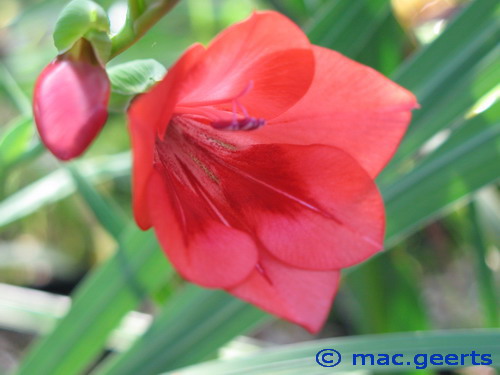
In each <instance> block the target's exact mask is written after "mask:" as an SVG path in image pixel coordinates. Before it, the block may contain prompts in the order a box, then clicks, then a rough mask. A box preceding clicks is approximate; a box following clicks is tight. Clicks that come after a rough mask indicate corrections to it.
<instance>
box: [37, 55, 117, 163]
mask: <svg viewBox="0 0 500 375" xmlns="http://www.w3.org/2000/svg"><path fill="white" fill-rule="evenodd" d="M109 90H110V84H109V80H108V77H107V75H106V71H105V70H104V68H102V67H101V66H99V65H93V64H91V63H88V62H85V61H72V60H68V59H62V58H59V59H56V60H55V61H53V62H52V63H51V64H50V65H48V66H47V67H46V68H45V69H44V70H43V72H42V73H41V74H40V76H39V77H38V80H37V83H36V86H35V91H34V95H33V112H34V117H35V122H36V125H37V127H38V131H39V133H40V137H41V138H42V141H43V142H44V144H45V145H46V146H47V148H48V149H49V150H50V151H51V152H52V153H53V154H54V155H55V156H56V157H58V158H59V159H61V160H69V159H72V158H75V157H77V156H79V155H80V154H82V153H83V152H84V151H85V150H86V149H87V147H88V146H89V145H90V143H91V142H92V141H93V140H94V138H95V136H96V135H97V134H98V133H99V132H100V131H101V129H102V127H103V125H104V124H105V123H106V120H107V118H108V111H107V105H108V100H109Z"/></svg>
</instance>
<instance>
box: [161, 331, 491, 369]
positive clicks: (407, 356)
mask: <svg viewBox="0 0 500 375" xmlns="http://www.w3.org/2000/svg"><path fill="white" fill-rule="evenodd" d="M326 348H329V349H335V350H337V351H338V352H339V353H340V354H341V355H342V360H341V362H340V364H339V365H338V366H335V369H334V370H333V368H331V367H322V366H320V365H319V364H318V363H316V354H317V353H318V352H319V351H321V350H323V349H326ZM472 350H474V351H475V352H476V353H478V354H491V360H492V363H493V366H495V367H498V366H499V363H500V329H489V330H468V331H467V330H463V331H441V332H411V333H401V334H385V335H371V336H355V337H345V338H335V339H326V340H316V341H309V342H305V343H300V344H294V345H286V346H282V347H279V348H275V349H268V350H261V351H258V352H256V353H254V354H251V355H248V356H241V357H237V358H234V359H231V360H226V361H213V362H208V363H205V364H201V365H198V366H192V367H188V368H186V369H178V370H175V371H173V372H168V373H166V374H164V375H167V374H171V375H174V374H176V375H181V374H182V375H198V374H204V375H212V374H213V375H258V374H318V375H319V374H331V373H332V371H334V372H342V371H354V370H366V371H377V372H378V371H382V372H386V371H402V370H403V371H404V370H412V369H417V366H416V365H417V364H418V363H420V364H421V366H423V368H429V369H431V368H432V369H437V368H441V369H445V368H457V367H465V366H463V365H462V366H461V365H458V366H450V365H446V364H443V365H437V366H436V365H433V364H431V363H430V361H429V360H430V356H431V355H432V354H436V353H437V354H443V355H446V354H450V353H453V354H458V355H459V356H460V354H462V353H463V354H466V353H468V354H469V356H468V359H467V360H466V361H464V364H465V365H470V364H472V359H471V356H470V353H471V352H472ZM356 353H358V354H359V353H362V354H365V353H371V354H374V355H375V358H376V359H377V358H378V356H377V354H378V353H384V354H388V355H390V356H392V355H394V354H402V355H403V357H402V358H404V361H406V362H408V361H410V363H411V364H410V365H406V366H405V365H403V366H397V365H395V364H394V363H392V362H389V363H388V364H387V365H377V364H375V365H370V364H368V363H369V360H367V365H364V366H363V365H359V364H358V365H353V355H354V354H356ZM417 354H419V355H420V356H419V357H418V358H417V359H416V360H415V356H416V355H417ZM424 355H425V365H424V362H423V361H424V358H423V356H424ZM465 358H467V357H465ZM397 359H398V360H400V358H397ZM478 360H479V361H481V359H479V358H478V357H476V361H478ZM359 361H360V362H361V360H359ZM417 361H418V363H416V362H417ZM443 362H444V361H443Z"/></svg>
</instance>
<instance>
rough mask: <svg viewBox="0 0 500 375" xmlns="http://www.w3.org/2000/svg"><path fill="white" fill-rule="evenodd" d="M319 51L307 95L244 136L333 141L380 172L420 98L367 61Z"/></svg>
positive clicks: (267, 140)
mask: <svg viewBox="0 0 500 375" xmlns="http://www.w3.org/2000/svg"><path fill="white" fill-rule="evenodd" d="M313 50H314V54H315V58H316V72H315V76H314V80H313V83H312V84H311V87H310V89H309V91H308V92H307V94H306V95H304V97H303V98H302V99H301V100H300V101H299V102H298V103H297V104H296V105H295V106H293V107H292V108H290V109H289V110H288V111H287V112H285V113H283V114H282V115H280V116H279V117H277V118H275V119H273V120H271V121H270V122H269V123H268V124H267V125H266V126H265V127H263V128H262V129H259V131H256V132H249V133H246V134H245V135H242V137H243V136H245V137H247V139H248V141H249V142H252V143H291V144H325V145H332V146H335V147H338V148H340V149H342V150H344V151H346V152H347V153H349V154H350V155H352V156H353V157H354V158H355V159H356V160H357V161H358V163H359V164H360V165H361V166H362V167H363V168H364V169H365V170H366V171H367V172H368V173H369V174H370V176H371V177H375V176H377V174H378V173H379V172H380V171H381V169H382V168H383V167H384V166H385V164H386V163H387V162H388V161H389V159H390V158H391V157H392V155H393V154H394V152H395V150H396V148H397V146H398V145H399V142H400V140H401V138H402V137H403V134H404V132H405V131H406V128H407V126H408V124H409V122H410V119H411V112H410V111H411V110H412V109H414V108H416V107H417V106H418V104H417V101H416V99H415V97H414V95H413V94H412V93H411V92H409V91H407V90H406V89H404V88H402V87H401V86H398V85H397V84H396V83H394V82H392V81H391V80H389V79H388V78H386V77H384V76H383V75H382V74H380V73H378V72H376V71H375V70H373V69H371V68H369V67H367V66H364V65H362V64H359V63H357V62H355V61H352V60H350V59H348V58H347V57H345V56H343V55H341V54H339V53H338V52H335V51H331V50H328V49H325V48H321V47H316V46H314V47H313Z"/></svg>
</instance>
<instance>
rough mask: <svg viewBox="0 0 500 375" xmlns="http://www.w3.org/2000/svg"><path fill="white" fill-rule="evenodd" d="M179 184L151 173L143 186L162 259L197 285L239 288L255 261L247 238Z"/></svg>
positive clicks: (171, 179) (253, 245)
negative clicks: (145, 185) (146, 192)
mask: <svg viewBox="0 0 500 375" xmlns="http://www.w3.org/2000/svg"><path fill="white" fill-rule="evenodd" d="M179 182H180V181H178V180H176V179H175V178H172V175H170V176H164V175H161V174H160V173H158V172H156V173H153V175H152V176H151V180H150V183H149V190H148V193H149V198H150V199H149V210H150V214H151V216H150V217H151V220H152V223H153V226H154V229H155V231H156V234H157V236H158V239H159V241H160V243H161V245H162V247H163V249H164V250H165V253H166V254H167V256H168V258H169V259H170V261H171V262H172V263H173V265H174V266H175V268H176V269H177V270H178V271H179V272H180V273H181V274H182V275H183V276H184V277H185V278H186V279H187V280H190V281H192V282H195V283H197V284H200V285H202V286H205V287H213V288H228V287H232V286H234V285H236V284H238V283H240V282H241V281H242V280H244V279H245V278H246V277H247V276H248V275H249V274H250V272H251V271H252V270H253V268H254V267H255V264H256V262H257V249H256V246H255V243H254V241H253V239H252V238H251V237H250V236H249V235H248V234H247V233H245V232H243V231H241V230H238V229H235V228H232V227H231V226H228V225H226V223H223V222H221V221H220V220H219V219H218V218H217V217H214V216H213V214H211V211H210V208H208V207H206V203H205V202H203V198H201V197H200V196H197V195H195V194H193V192H192V191H190V190H189V189H188V188H187V187H185V186H183V185H182V184H181V183H179ZM207 208H208V209H207Z"/></svg>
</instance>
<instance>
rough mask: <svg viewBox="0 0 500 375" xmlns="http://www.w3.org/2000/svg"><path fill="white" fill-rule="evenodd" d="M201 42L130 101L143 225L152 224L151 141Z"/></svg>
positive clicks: (135, 176) (167, 116) (135, 187)
mask: <svg viewBox="0 0 500 375" xmlns="http://www.w3.org/2000/svg"><path fill="white" fill-rule="evenodd" d="M204 52H205V49H204V48H203V46H202V45H200V44H195V45H193V46H192V47H191V48H189V49H188V50H187V51H186V52H185V53H184V55H183V56H182V57H181V58H180V59H179V60H178V61H177V63H176V64H175V65H174V66H173V67H172V68H171V69H170V71H169V72H168V73H167V75H166V77H165V78H164V79H163V81H161V82H160V83H158V84H157V85H156V86H154V87H153V88H152V89H151V91H149V92H148V93H147V94H144V95H141V96H139V97H138V98H136V99H135V100H134V102H133V103H132V105H131V107H130V109H129V111H128V115H129V129H130V135H131V139H132V150H133V158H134V162H133V174H132V175H133V200H134V202H133V206H134V215H135V219H136V221H137V224H138V225H139V227H141V228H142V229H147V228H149V227H150V226H151V223H150V220H149V218H148V213H147V206H148V205H147V191H146V189H147V183H148V180H149V176H150V175H151V172H152V171H153V155H154V144H155V139H156V137H157V135H158V134H162V133H163V132H164V131H165V128H166V127H167V125H168V123H169V121H170V117H171V116H172V112H173V109H174V106H175V104H176V101H177V95H178V93H179V90H180V89H181V83H182V81H183V79H184V77H185V75H186V74H187V72H189V70H190V69H191V67H192V66H193V65H194V64H195V62H196V61H198V60H199V59H200V57H201V56H202V55H203V54H204Z"/></svg>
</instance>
